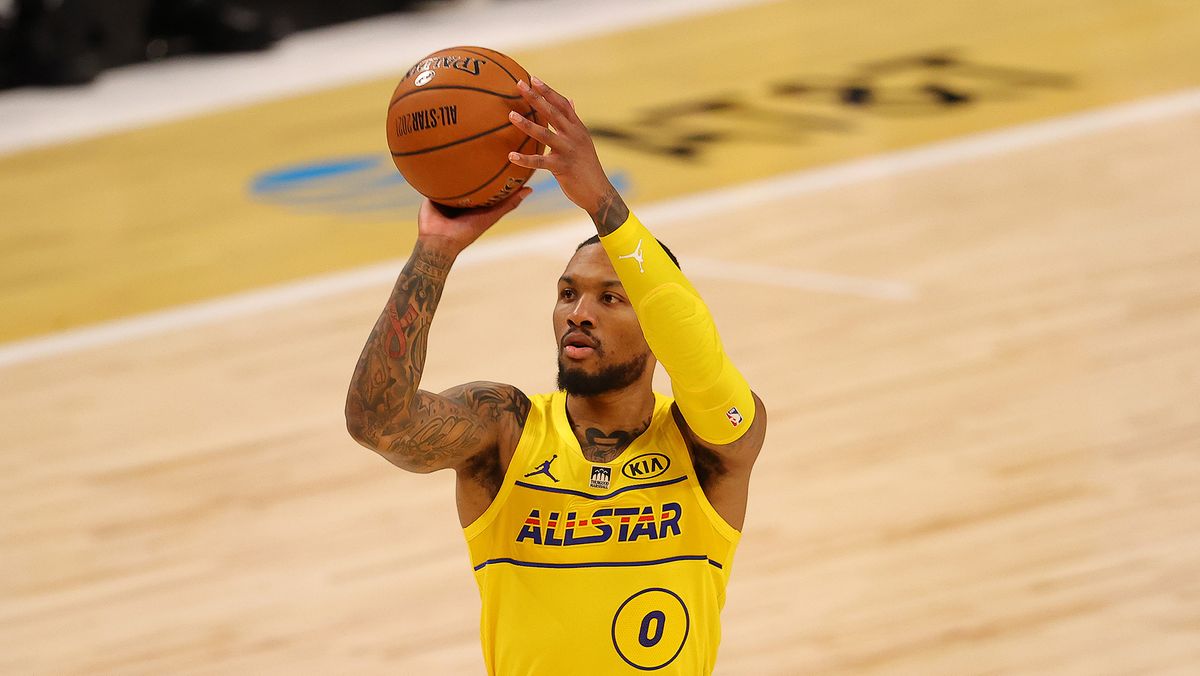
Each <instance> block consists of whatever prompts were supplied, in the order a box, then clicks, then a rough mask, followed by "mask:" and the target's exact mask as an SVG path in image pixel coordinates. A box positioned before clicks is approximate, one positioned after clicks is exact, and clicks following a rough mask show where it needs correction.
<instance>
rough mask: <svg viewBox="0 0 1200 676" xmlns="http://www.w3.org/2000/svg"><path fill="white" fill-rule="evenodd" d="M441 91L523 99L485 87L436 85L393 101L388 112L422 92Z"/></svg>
mask: <svg viewBox="0 0 1200 676" xmlns="http://www.w3.org/2000/svg"><path fill="white" fill-rule="evenodd" d="M439 89H463V90H466V91H472V92H483V93H484V94H491V95H492V96H497V97H499V98H502V99H519V98H521V95H520V94H514V95H513V96H509V95H508V94H501V93H500V92H495V91H492V90H490V89H484V88H483V87H468V86H466V85H434V86H432V87H421V88H420V89H414V90H412V91H411V92H408V93H405V94H401V95H400V96H397V97H396V98H394V99H392V102H391V103H389V104H388V110H391V109H392V106H394V105H396V104H397V103H399V102H400V101H402V100H404V99H406V98H408V97H410V96H412V95H413V94H420V93H421V92H432V91H437V90H439Z"/></svg>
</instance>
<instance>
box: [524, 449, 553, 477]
mask: <svg viewBox="0 0 1200 676" xmlns="http://www.w3.org/2000/svg"><path fill="white" fill-rule="evenodd" d="M557 457H558V454H555V455H554V456H553V457H551V458H550V459H549V460H547V461H546V462H543V463H542V464H540V465H538V468H537V469H535V470H533V471H532V472H530V473H529V474H526V475H525V478H527V479H528V478H529V477H531V476H534V475H536V474H545V475H546V476H548V477H550V478H551V479H554V475H553V474H551V473H550V463H552V462H554V458H557ZM554 483H558V479H554Z"/></svg>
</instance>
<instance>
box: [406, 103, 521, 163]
mask: <svg viewBox="0 0 1200 676" xmlns="http://www.w3.org/2000/svg"><path fill="white" fill-rule="evenodd" d="M529 113H533V117H534V119H535V120H536V118H537V112H536V111H534V110H533V109H532V108H531V109H530V110H529V112H527V113H525V115H526V116H528V115H529ZM511 126H513V123H512V122H505V123H504V124H502V125H500V126H499V127H493V128H491V129H488V130H486V131H481V132H479V133H478V134H475V135H474V136H468V137H466V138H460V139H458V140H457V141H451V142H449V143H443V144H442V145H440V146H431V147H429V148H422V149H420V150H410V151H408V152H403V153H398V152H396V151H395V150H393V151H392V157H408V156H409V155H420V154H421V153H431V152H433V151H435V150H441V149H442V148H449V147H450V146H456V145H458V144H460V143H466V142H467V141H474V140H475V139H477V138H480V137H481V136H487V135H488V134H494V133H496V132H498V131H500V130H501V129H503V128H505V127H511ZM521 147H522V148H523V147H525V144H524V143H522V144H521Z"/></svg>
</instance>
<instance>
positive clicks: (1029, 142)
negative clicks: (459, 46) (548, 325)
mask: <svg viewBox="0 0 1200 676" xmlns="http://www.w3.org/2000/svg"><path fill="white" fill-rule="evenodd" d="M1197 110H1200V88H1198V89H1189V90H1184V91H1181V92H1177V93H1174V94H1169V95H1166V96H1160V97H1154V98H1149V99H1144V100H1142V101H1136V102H1133V103H1127V104H1121V105H1117V106H1110V107H1108V108H1101V109H1098V110H1093V111H1088V112H1084V113H1077V114H1074V115H1067V116H1064V117H1059V118H1055V119H1051V120H1047V121H1044V122H1035V123H1031V124H1026V125H1021V126H1017V127H1011V128H1008V129H1002V130H999V131H992V132H985V133H982V134H974V135H971V136H966V137H963V138H959V139H955V140H950V141H943V142H939V143H934V144H930V145H927V146H923V147H920V148H914V149H910V150H903V151H897V152H893V153H888V154H884V155H877V156H874V157H870V158H865V159H861V160H854V161H850V162H844V163H841V164H835V165H832V166H829V167H823V168H820V169H811V170H806V171H800V172H795V173H791V174H785V175H783V176H779V177H775V178H771V179H766V180H762V181H755V182H753V183H748V184H745V185H741V186H736V187H732V188H725V189H722V190H714V191H710V192H706V193H702V194H699V195H690V196H686V197H681V198H677V199H672V200H664V201H661V202H656V203H653V204H649V205H644V206H642V205H639V206H638V208H637V212H638V216H639V217H640V218H641V219H642V220H643V221H645V222H646V223H649V224H651V225H652V226H653V227H654V228H655V229H656V230H658V229H662V228H664V227H668V226H671V225H675V224H680V223H684V222H686V221H687V220H688V219H689V218H693V217H697V216H700V215H702V214H711V213H712V212H714V211H735V210H736V209H738V208H744V207H748V206H751V205H754V204H760V203H763V202H767V201H770V200H771V199H773V198H777V197H779V196H780V195H786V196H788V197H795V196H797V195H801V194H808V193H814V192H819V191H822V190H829V189H832V188H838V187H843V186H847V185H852V184H854V183H861V182H864V181H870V180H875V179H882V178H887V177H890V176H897V175H900V174H905V173H909V172H914V171H920V170H922V169H928V168H933V167H939V166H944V165H948V164H953V163H956V162H965V161H969V160H972V159H977V158H982V157H987V156H991V155H1000V154H1004V153H1007V152H1013V151H1016V150H1020V149H1023V148H1029V147H1033V146H1038V145H1043V144H1047V143H1053V142H1057V141H1063V140H1066V139H1070V138H1075V137H1079V136H1085V135H1087V134H1092V133H1096V132H1101V131H1108V130H1112V129H1115V128H1118V127H1122V126H1128V125H1132V124H1138V123H1142V122H1149V121H1154V120H1161V119H1164V118H1169V117H1173V116H1176V115H1182V114H1186V113H1190V112H1194V111H1197ZM590 229H591V224H590V222H588V221H587V220H586V219H583V218H576V219H572V220H570V221H567V222H564V223H561V224H559V225H555V226H551V227H548V228H544V229H540V230H537V231H535V232H528V233H521V234H517V235H512V236H509V237H502V238H496V239H494V240H484V241H483V242H480V243H477V244H475V245H473V246H472V248H470V249H467V251H465V252H464V253H463V255H462V256H461V257H460V258H459V261H458V263H456V265H457V266H459V267H464V266H471V265H478V264H480V263H482V262H485V261H493V260H504V259H509V258H514V257H518V256H521V255H530V254H537V253H540V252H542V251H545V250H547V249H553V248H559V247H563V246H567V245H571V244H574V243H576V242H577V241H578V240H579V239H582V238H583V237H586V236H587V234H586V233H587V232H588V231H590ZM581 234H582V235H583V237H581ZM403 264H404V260H401V259H396V260H391V261H387V262H385V263H378V264H374V265H370V266H366V267H361V268H357V269H355V270H350V271H347V272H341V273H335V274H329V275H322V276H319V277H311V278H308V279H304V280H300V281H297V282H292V283H288V284H282V285H278V286H273V287H268V288H266V289H259V290H256V291H249V292H245V293H240V294H235V295H232V296H226V297H224V298H218V299H216V300H212V301H206V302H201V303H195V304H191V305H185V306H182V307H178V308H173V309H170V310H164V311H161V312H154V313H149V314H145V315H141V316H137V317H131V318H128V319H119V320H115V321H111V322H105V323H103V324H98V325H95V326H89V327H83V328H79V329H73V330H70V331H64V332H61V333H57V334H53V335H49V336H43V337H38V338H31V339H29V340H24V341H17V342H14V343H9V344H8V345H5V346H3V347H0V368H2V367H4V366H10V365H14V364H21V363H24V362H29V361H34V360H37V359H43V358H46V357H51V356H55V355H60V354H66V353H70V352H77V351H79V350H85V349H89V348H95V347H102V346H105V345H113V344H116V343H121V342H124V341H127V340H132V339H136V338H142V337H145V336H150V335H157V334H161V333H169V332H172V331H178V330H180V329H184V328H190V327H194V326H198V325H203V324H212V323H216V322H220V321H225V320H228V319H233V318H236V317H243V316H247V315H250V314H255V313H259V312H262V311H264V310H271V309H276V308H282V307H287V306H291V305H297V304H300V303H304V302H307V301H311V300H316V299H318V298H324V297H327V296H330V295H334V294H337V293H342V292H345V291H352V290H355V289H361V288H365V287H370V286H375V285H379V284H386V283H388V282H391V281H393V280H394V279H395V278H396V276H397V275H398V274H399V271H400V268H401V267H402V266H403ZM717 265H719V266H728V265H732V264H729V263H724V262H721V263H718V264H717ZM754 267H757V266H754ZM731 269H732V268H731ZM738 269H741V267H740V266H739V268H738ZM730 274H732V273H730ZM749 274H754V275H755V276H757V273H749ZM787 274H788V275H789V278H788V279H789V280H790V281H788V282H787V283H788V284H789V285H792V286H793V288H804V289H807V290H811V291H817V292H829V291H830V290H831V289H830V284H829V280H830V279H831V278H832V277H833V276H830V275H828V274H827V273H817V272H811V271H802V270H791V271H790V272H788V273H787ZM837 278H838V279H841V280H843V282H848V280H851V279H857V282H856V283H858V284H860V285H862V286H861V289H869V290H873V292H875V293H874V294H873V295H872V293H866V294H863V293H860V295H867V296H868V297H871V298H880V297H881V296H880V295H879V294H878V293H877V292H878V291H879V289H888V290H890V291H888V293H892V294H895V296H887V297H886V298H887V299H889V300H900V299H904V298H905V297H907V296H912V295H915V291H914V290H913V289H911V287H907V286H906V285H904V284H903V283H902V282H889V281H880V280H864V279H861V278H849V277H837ZM777 283H778V282H777ZM879 285H882V286H879ZM838 292H839V293H850V292H852V291H849V290H846V289H845V288H843V289H841V290H839V291H838Z"/></svg>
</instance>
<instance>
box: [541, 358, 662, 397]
mask: <svg viewBox="0 0 1200 676" xmlns="http://www.w3.org/2000/svg"><path fill="white" fill-rule="evenodd" d="M649 359H650V354H649V353H646V354H643V355H640V356H637V357H634V358H633V359H630V360H629V361H627V362H624V363H621V364H609V365H608V366H603V367H601V368H600V371H599V372H597V373H588V372H587V371H584V370H583V369H579V368H567V366H566V365H565V364H563V360H562V357H561V356H560V357H559V359H558V389H560V390H563V391H564V392H566V393H567V394H571V395H574V396H577V397H594V396H596V395H598V394H604V393H605V392H612V391H613V390H619V389H622V388H624V387H629V386H630V385H632V384H634V383H635V382H637V379H638V378H639V377H641V375H642V372H643V371H644V370H645V369H646V362H647V361H648V360H649Z"/></svg>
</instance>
